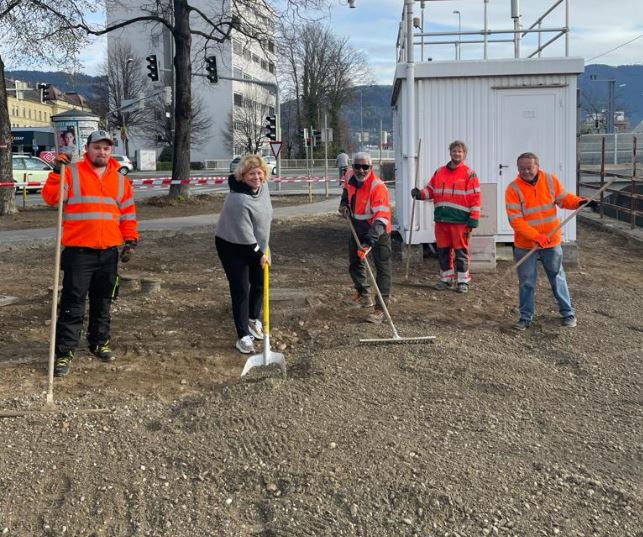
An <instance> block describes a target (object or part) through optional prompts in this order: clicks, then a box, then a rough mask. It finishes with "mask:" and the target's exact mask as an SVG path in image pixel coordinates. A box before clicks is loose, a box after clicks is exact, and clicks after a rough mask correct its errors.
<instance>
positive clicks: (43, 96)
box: [37, 83, 53, 103]
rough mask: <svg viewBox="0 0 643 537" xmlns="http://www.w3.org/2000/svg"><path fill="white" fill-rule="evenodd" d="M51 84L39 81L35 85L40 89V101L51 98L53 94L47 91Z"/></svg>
mask: <svg viewBox="0 0 643 537" xmlns="http://www.w3.org/2000/svg"><path fill="white" fill-rule="evenodd" d="M50 87H51V84H45V83H40V84H38V85H37V88H38V89H39V90H40V102H41V103H44V102H45V101H51V100H53V96H52V95H51V94H50V93H49V88H50Z"/></svg>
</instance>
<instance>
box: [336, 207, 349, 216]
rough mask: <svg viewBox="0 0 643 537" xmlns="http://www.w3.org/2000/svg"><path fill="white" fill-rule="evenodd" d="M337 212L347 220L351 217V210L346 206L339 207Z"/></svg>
mask: <svg viewBox="0 0 643 537" xmlns="http://www.w3.org/2000/svg"><path fill="white" fill-rule="evenodd" d="M337 212H338V213H339V215H340V216H341V217H342V218H348V217H349V216H350V215H351V210H350V208H349V207H348V205H340V206H339V209H337Z"/></svg>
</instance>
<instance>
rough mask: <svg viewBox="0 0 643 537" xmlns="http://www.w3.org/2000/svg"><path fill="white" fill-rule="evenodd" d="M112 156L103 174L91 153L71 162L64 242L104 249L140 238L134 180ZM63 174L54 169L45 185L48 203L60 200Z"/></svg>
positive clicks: (66, 191)
mask: <svg viewBox="0 0 643 537" xmlns="http://www.w3.org/2000/svg"><path fill="white" fill-rule="evenodd" d="M118 166H119V165H118V162H116V161H115V160H113V159H110V160H109V162H108V164H107V169H106V170H105V173H104V174H103V176H102V177H99V176H98V175H96V172H95V171H94V168H93V167H92V165H91V163H90V162H89V160H88V158H87V156H86V155H85V158H84V159H83V160H81V161H79V162H76V163H74V164H71V165H69V166H67V169H66V171H65V197H66V199H65V200H64V206H63V238H62V244H63V246H81V247H85V248H95V249H97V250H104V249H106V248H111V247H112V246H119V245H121V244H123V242H125V241H131V240H138V231H137V229H136V228H137V224H136V207H135V205H134V196H133V192H132V186H131V185H130V182H129V181H128V180H127V179H126V178H125V177H124V176H123V175H120V174H119V173H118ZM59 192H60V174H58V173H55V172H51V173H50V174H49V176H48V177H47V181H46V183H45V186H44V187H43V189H42V197H43V199H44V200H45V202H47V204H48V205H56V204H57V203H58V195H59Z"/></svg>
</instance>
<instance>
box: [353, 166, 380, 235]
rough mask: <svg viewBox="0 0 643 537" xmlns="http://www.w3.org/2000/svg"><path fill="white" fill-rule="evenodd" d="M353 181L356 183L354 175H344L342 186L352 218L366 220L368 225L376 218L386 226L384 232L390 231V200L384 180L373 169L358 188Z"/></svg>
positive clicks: (360, 220)
mask: <svg viewBox="0 0 643 537" xmlns="http://www.w3.org/2000/svg"><path fill="white" fill-rule="evenodd" d="M355 183H357V179H356V178H355V176H354V175H351V176H350V178H349V177H348V176H346V179H345V180H344V188H345V189H346V193H347V198H346V199H347V201H348V205H349V207H350V208H351V211H352V213H353V219H354V220H357V221H359V222H367V223H368V224H369V225H371V224H373V222H374V221H376V220H377V221H379V222H382V223H383V224H384V225H385V226H386V232H387V233H390V232H391V202H390V200H389V194H388V188H386V185H385V184H384V182H383V181H382V180H381V179H380V178H379V177H377V175H375V173H373V170H370V171H369V172H368V175H367V176H366V179H365V180H364V183H362V185H361V186H360V187H359V188H358V187H357V186H356V184H355Z"/></svg>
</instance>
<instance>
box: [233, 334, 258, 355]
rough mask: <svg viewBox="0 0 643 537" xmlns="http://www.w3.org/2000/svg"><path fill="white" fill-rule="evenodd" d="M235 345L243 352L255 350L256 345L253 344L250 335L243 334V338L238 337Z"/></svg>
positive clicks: (248, 352)
mask: <svg viewBox="0 0 643 537" xmlns="http://www.w3.org/2000/svg"><path fill="white" fill-rule="evenodd" d="M235 347H236V349H237V350H238V351H239V352H241V353H243V354H250V353H252V352H255V346H254V345H253V344H252V338H251V337H250V336H243V337H242V338H241V339H238V340H237V343H236V345H235Z"/></svg>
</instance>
